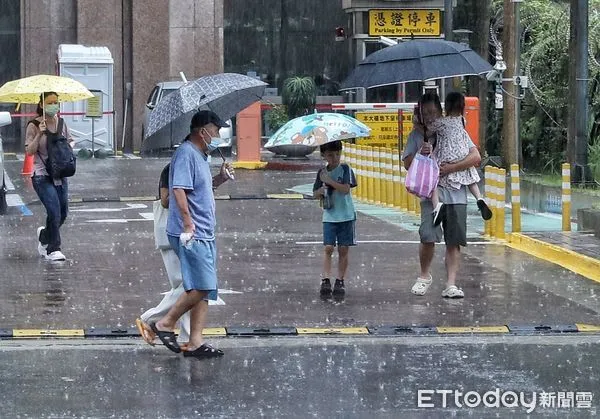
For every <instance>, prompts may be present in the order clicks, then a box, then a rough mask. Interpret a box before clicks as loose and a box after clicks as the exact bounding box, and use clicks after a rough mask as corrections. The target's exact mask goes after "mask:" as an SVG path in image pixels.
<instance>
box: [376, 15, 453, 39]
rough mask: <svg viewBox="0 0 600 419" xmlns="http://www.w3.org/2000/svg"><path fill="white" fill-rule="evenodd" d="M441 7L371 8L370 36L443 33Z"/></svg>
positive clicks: (407, 35) (429, 35) (427, 35)
mask: <svg viewBox="0 0 600 419" xmlns="http://www.w3.org/2000/svg"><path fill="white" fill-rule="evenodd" d="M441 22H442V19H441V10H440V9H391V10H380V9H372V10H369V35H370V36H382V35H383V36H394V37H395V36H399V37H410V36H426V37H439V36H441V34H442V26H441Z"/></svg>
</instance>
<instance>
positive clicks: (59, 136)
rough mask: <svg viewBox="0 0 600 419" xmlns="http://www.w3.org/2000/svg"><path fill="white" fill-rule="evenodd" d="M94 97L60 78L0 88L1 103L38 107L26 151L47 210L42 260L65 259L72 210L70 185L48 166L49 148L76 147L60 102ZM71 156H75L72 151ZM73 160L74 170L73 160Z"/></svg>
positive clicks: (40, 78) (27, 80)
mask: <svg viewBox="0 0 600 419" xmlns="http://www.w3.org/2000/svg"><path fill="white" fill-rule="evenodd" d="M92 96H93V95H92V94H91V92H90V91H89V90H87V89H86V88H85V86H83V85H82V84H81V83H79V82H77V81H75V80H73V79H69V78H66V77H57V76H45V75H41V76H33V77H28V78H25V79H20V80H15V81H12V82H9V83H6V84H5V85H4V86H2V87H1V88H0V102H13V103H14V102H16V103H19V104H21V103H36V102H37V104H38V106H37V117H36V118H34V119H32V120H31V121H29V123H28V124H27V130H26V132H25V151H26V153H27V154H28V155H30V156H33V158H34V164H33V168H34V170H33V174H32V183H33V188H34V189H35V192H36V193H37V195H38V196H39V198H40V201H41V202H42V204H43V205H44V208H45V209H46V225H45V226H43V227H39V228H38V229H37V242H38V245H37V248H38V252H39V254H40V256H42V257H44V258H45V259H47V260H51V261H63V260H65V259H66V258H65V255H64V254H63V253H62V251H61V236H60V227H61V226H62V225H63V224H64V222H65V219H66V218H67V213H68V208H69V205H68V201H69V198H68V182H67V178H66V176H64V173H62V174H59V175H56V174H55V173H49V167H48V165H47V163H48V160H49V155H50V153H49V145H50V146H51V147H55V146H56V144H57V142H59V141H63V142H64V139H66V141H68V143H69V145H71V147H72V146H73V141H72V138H71V136H70V134H69V129H68V128H67V125H66V124H65V123H64V120H63V119H62V118H60V117H59V116H58V112H59V109H60V107H59V104H58V102H59V100H61V101H77V100H82V99H86V98H90V97H92ZM36 98H39V100H36ZM66 148H67V149H68V148H69V147H66ZM69 152H70V153H71V154H72V152H71V151H70V150H69ZM72 158H73V169H74V156H73V157H72ZM50 169H51V168H50ZM73 173H74V170H73ZM73 173H69V175H72V174H73Z"/></svg>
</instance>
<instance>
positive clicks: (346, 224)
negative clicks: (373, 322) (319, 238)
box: [313, 141, 357, 296]
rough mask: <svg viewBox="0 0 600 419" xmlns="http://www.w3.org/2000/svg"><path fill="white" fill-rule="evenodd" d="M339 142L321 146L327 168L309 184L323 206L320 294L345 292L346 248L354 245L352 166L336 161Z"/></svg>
mask: <svg viewBox="0 0 600 419" xmlns="http://www.w3.org/2000/svg"><path fill="white" fill-rule="evenodd" d="M341 152H342V142H341V141H334V142H331V143H327V144H324V145H322V146H321V156H322V157H323V159H325V161H327V167H325V168H323V169H321V170H319V173H317V179H316V180H315V184H314V186H313V196H314V198H315V199H320V200H321V203H322V207H323V245H325V252H324V255H323V276H322V279H321V295H323V296H330V295H332V294H333V295H334V296H343V295H344V294H345V292H346V290H345V286H344V279H345V276H346V271H347V270H348V251H349V248H350V246H354V245H356V243H355V239H354V229H355V222H356V212H355V210H354V202H353V201H352V194H351V193H350V190H351V188H354V187H356V185H357V184H356V178H355V176H354V172H353V171H352V168H351V167H350V166H349V165H348V164H346V163H341V164H340V158H341ZM336 244H337V246H338V256H339V259H338V278H337V279H336V280H335V284H334V286H333V291H332V289H331V281H330V279H329V277H330V275H331V257H332V256H333V251H334V248H335V246H336Z"/></svg>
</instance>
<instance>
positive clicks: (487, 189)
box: [483, 166, 492, 237]
mask: <svg viewBox="0 0 600 419" xmlns="http://www.w3.org/2000/svg"><path fill="white" fill-rule="evenodd" d="M490 169H491V167H490V166H485V167H484V168H483V178H484V183H483V194H484V196H485V199H486V202H487V204H488V205H489V207H490V209H492V193H491V190H492V185H491V184H490V173H491V171H490ZM483 235H484V236H486V237H491V235H492V233H491V219H490V220H487V221H484V222H483Z"/></svg>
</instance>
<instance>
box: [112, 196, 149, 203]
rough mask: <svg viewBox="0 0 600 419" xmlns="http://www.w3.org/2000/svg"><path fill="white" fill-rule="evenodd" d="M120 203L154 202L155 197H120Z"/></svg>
mask: <svg viewBox="0 0 600 419" xmlns="http://www.w3.org/2000/svg"><path fill="white" fill-rule="evenodd" d="M119 201H120V202H134V201H156V197H155V196H121V197H119Z"/></svg>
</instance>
